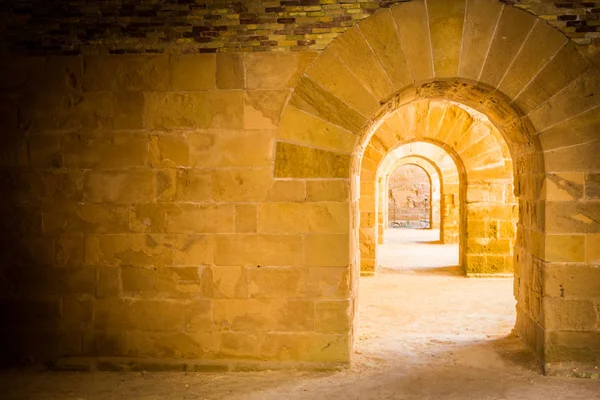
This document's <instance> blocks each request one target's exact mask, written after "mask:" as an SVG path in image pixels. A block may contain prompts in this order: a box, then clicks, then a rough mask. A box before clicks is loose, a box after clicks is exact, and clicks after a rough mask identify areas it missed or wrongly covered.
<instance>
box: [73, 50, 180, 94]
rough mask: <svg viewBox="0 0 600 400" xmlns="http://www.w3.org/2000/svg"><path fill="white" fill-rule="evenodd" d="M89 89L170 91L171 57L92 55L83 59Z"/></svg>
mask: <svg viewBox="0 0 600 400" xmlns="http://www.w3.org/2000/svg"><path fill="white" fill-rule="evenodd" d="M83 85H84V88H85V89H86V90H110V91H114V92H118V91H140V90H168V89H169V86H170V85H169V57H167V56H154V55H147V56H145V55H120V56H95V57H94V56H90V57H84V59H83Z"/></svg>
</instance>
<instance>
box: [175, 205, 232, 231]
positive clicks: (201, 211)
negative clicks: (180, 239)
mask: <svg viewBox="0 0 600 400" xmlns="http://www.w3.org/2000/svg"><path fill="white" fill-rule="evenodd" d="M233 210H234V208H233V205H232V204H222V205H202V204H180V205H178V206H176V207H170V208H169V209H168V211H167V214H166V221H167V232H169V233H231V232H233V231H234V212H233Z"/></svg>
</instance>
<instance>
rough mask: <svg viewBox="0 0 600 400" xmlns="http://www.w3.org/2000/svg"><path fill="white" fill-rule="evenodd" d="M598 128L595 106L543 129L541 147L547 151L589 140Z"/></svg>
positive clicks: (599, 117)
mask: <svg viewBox="0 0 600 400" xmlns="http://www.w3.org/2000/svg"><path fill="white" fill-rule="evenodd" d="M598 129H600V112H598V108H597V107H596V108H592V109H590V110H588V111H585V112H583V113H581V114H579V115H577V116H576V117H574V118H570V119H567V120H566V121H563V122H560V123H558V124H556V125H554V126H552V127H550V128H548V129H546V130H544V131H543V132H541V133H540V135H539V138H540V143H541V145H542V148H543V149H544V150H545V151H549V150H555V149H559V148H561V147H568V146H573V145H576V144H579V143H586V142H591V141H593V140H594V139H595V138H596V137H597V134H598V133H597V132H598ZM571 161H573V160H571Z"/></svg>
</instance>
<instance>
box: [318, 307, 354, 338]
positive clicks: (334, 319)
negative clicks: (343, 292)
mask: <svg viewBox="0 0 600 400" xmlns="http://www.w3.org/2000/svg"><path fill="white" fill-rule="evenodd" d="M351 324H352V307H351V304H350V301H348V300H336V301H317V302H315V331H316V332H319V333H348V332H350V330H351Z"/></svg>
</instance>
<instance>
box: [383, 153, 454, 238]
mask: <svg viewBox="0 0 600 400" xmlns="http://www.w3.org/2000/svg"><path fill="white" fill-rule="evenodd" d="M404 165H414V166H417V167H420V168H421V169H422V170H424V171H425V173H426V174H427V176H428V178H429V181H430V184H431V190H430V192H431V198H430V202H431V207H430V217H429V218H430V221H431V224H430V229H440V234H441V235H443V233H441V231H442V230H443V228H442V224H441V213H440V210H441V208H442V197H443V184H442V177H441V175H440V171H439V168H438V167H437V165H435V164H434V163H433V162H432V161H431V160H429V159H427V158H425V157H421V156H407V157H402V158H401V159H398V160H395V161H393V162H392V161H389V166H388V167H387V168H386V167H384V165H382V166H381V172H380V174H381V175H382V178H383V183H384V184H383V185H382V189H381V191H380V194H385V193H386V191H387V187H386V186H389V181H388V180H389V178H390V176H391V175H392V174H393V173H394V171H396V170H397V169H398V168H400V167H402V166H404ZM386 182H388V184H387V185H386ZM381 199H382V200H383V201H380V202H379V205H380V210H381V211H380V212H379V214H380V215H381V214H383V215H381V217H379V218H378V220H380V221H382V222H383V223H381V222H380V225H379V229H378V234H379V236H378V243H379V244H383V237H384V234H385V230H386V228H387V227H388V225H389V224H388V223H387V221H388V218H387V215H386V214H387V213H388V205H387V201H388V196H381Z"/></svg>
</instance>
